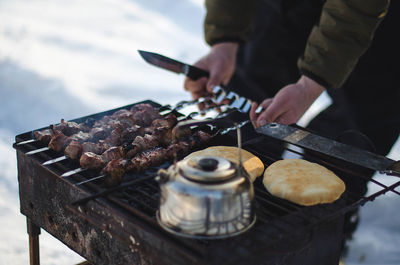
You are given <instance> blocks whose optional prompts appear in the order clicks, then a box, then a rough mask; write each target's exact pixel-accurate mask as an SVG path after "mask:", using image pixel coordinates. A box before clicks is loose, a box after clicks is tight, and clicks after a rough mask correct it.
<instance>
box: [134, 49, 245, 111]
mask: <svg viewBox="0 0 400 265" xmlns="http://www.w3.org/2000/svg"><path fill="white" fill-rule="evenodd" d="M138 52H139V54H140V56H142V58H143V59H144V60H145V61H146V62H148V63H149V64H152V65H155V66H157V67H160V68H163V69H166V70H169V71H172V72H174V73H177V74H184V75H186V76H187V77H189V78H190V79H192V80H194V81H196V80H197V79H199V78H202V77H209V76H210V73H209V72H207V71H205V70H203V69H200V68H198V67H196V66H193V65H189V64H186V63H183V62H180V61H177V60H174V59H172V58H169V57H167V56H164V55H161V54H158V53H154V52H147V51H142V50H138ZM212 94H213V96H214V97H213V98H212V100H213V101H214V102H215V103H217V104H219V103H221V102H222V101H223V100H225V99H228V100H229V102H230V103H229V106H230V107H231V108H235V109H238V110H239V111H241V112H245V113H247V112H248V111H249V110H250V108H251V103H252V102H251V100H249V99H247V98H245V97H241V96H239V95H238V94H236V93H235V92H233V91H229V89H227V88H226V87H225V86H224V85H223V84H220V85H219V86H216V87H214V88H213V91H212Z"/></svg>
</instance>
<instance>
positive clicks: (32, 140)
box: [17, 139, 38, 145]
mask: <svg viewBox="0 0 400 265" xmlns="http://www.w3.org/2000/svg"><path fill="white" fill-rule="evenodd" d="M37 141H38V140H37V139H30V140H26V141H22V142H19V143H17V145H23V144H30V143H35V142H37Z"/></svg>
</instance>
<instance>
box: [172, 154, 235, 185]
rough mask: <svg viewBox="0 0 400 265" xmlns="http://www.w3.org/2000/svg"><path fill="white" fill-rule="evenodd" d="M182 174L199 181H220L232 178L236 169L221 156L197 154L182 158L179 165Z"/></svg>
mask: <svg viewBox="0 0 400 265" xmlns="http://www.w3.org/2000/svg"><path fill="white" fill-rule="evenodd" d="M180 171H181V173H182V175H183V176H185V177H186V178H188V179H190V180H195V181H200V182H207V183H209V182H220V181H224V180H227V179H230V178H232V177H233V176H234V175H235V172H236V169H235V167H234V166H233V165H232V163H231V162H230V161H229V160H227V159H225V158H221V157H213V156H198V157H193V158H190V159H187V160H183V161H182V163H181V165H180Z"/></svg>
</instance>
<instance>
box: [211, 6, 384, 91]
mask: <svg viewBox="0 0 400 265" xmlns="http://www.w3.org/2000/svg"><path fill="white" fill-rule="evenodd" d="M255 2H256V0H206V8H207V15H206V18H205V21H204V30H205V38H206V41H207V43H208V44H210V45H213V44H215V43H218V42H224V41H237V42H246V40H247V39H248V37H249V35H250V32H251V24H252V20H253V16H254V13H255V12H254V11H255V6H256V3H255ZM389 2H390V0H327V1H326V2H325V4H324V6H323V9H322V14H321V17H320V21H319V23H318V24H317V25H315V26H314V28H313V29H312V31H311V33H310V35H309V38H308V41H307V45H306V48H305V51H304V54H303V55H302V56H301V57H300V58H299V60H298V67H299V70H300V72H301V73H303V74H306V75H308V76H310V77H312V78H313V79H314V80H315V81H317V82H319V83H320V84H323V85H324V86H330V87H340V86H341V85H342V84H343V83H344V82H345V81H346V79H347V77H348V76H349V74H350V73H351V71H352V70H353V68H354V67H355V65H356V64H357V61H358V59H359V57H360V56H361V55H362V54H363V53H364V52H365V51H366V50H367V48H368V47H369V45H370V43H371V41H372V39H373V36H374V33H375V30H376V28H377V27H378V25H379V23H380V22H381V21H382V19H383V18H384V17H385V15H386V12H387V10H388V7H389Z"/></svg>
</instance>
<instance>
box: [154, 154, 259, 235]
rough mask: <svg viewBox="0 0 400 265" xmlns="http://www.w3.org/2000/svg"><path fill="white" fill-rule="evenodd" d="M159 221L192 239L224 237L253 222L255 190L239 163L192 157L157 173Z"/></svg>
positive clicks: (239, 231) (166, 228) (243, 228)
mask: <svg viewBox="0 0 400 265" xmlns="http://www.w3.org/2000/svg"><path fill="white" fill-rule="evenodd" d="M158 181H159V184H160V190H161V198H160V207H159V211H158V213H157V220H158V222H159V224H160V225H161V226H162V227H163V228H164V229H165V230H167V231H169V232H171V233H174V234H178V235H181V236H185V237H192V238H208V239H211V238H225V237H229V236H234V235H237V234H240V233H242V232H244V231H246V230H248V229H249V228H250V227H251V226H252V225H253V224H254V222H255V211H254V202H253V200H254V189H253V184H252V182H251V181H250V178H249V176H248V174H247V172H246V171H245V170H244V169H243V167H242V166H241V165H237V164H235V163H232V162H230V161H229V160H227V159H224V158H220V157H212V156H203V157H194V158H191V159H186V160H182V161H180V162H178V163H176V164H174V165H171V166H170V167H169V168H168V169H167V170H160V171H159V173H158Z"/></svg>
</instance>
